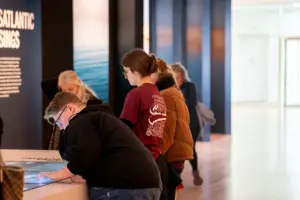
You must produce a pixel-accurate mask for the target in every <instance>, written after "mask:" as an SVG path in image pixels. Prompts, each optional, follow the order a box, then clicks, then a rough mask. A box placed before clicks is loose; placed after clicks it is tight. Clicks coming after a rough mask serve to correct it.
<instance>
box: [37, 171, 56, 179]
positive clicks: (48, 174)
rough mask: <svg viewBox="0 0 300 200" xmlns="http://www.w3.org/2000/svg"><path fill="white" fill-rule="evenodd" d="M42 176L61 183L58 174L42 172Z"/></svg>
mask: <svg viewBox="0 0 300 200" xmlns="http://www.w3.org/2000/svg"><path fill="white" fill-rule="evenodd" d="M40 175H41V176H45V177H48V178H51V179H52V180H54V181H59V180H60V177H59V176H58V173H57V172H41V173H40Z"/></svg>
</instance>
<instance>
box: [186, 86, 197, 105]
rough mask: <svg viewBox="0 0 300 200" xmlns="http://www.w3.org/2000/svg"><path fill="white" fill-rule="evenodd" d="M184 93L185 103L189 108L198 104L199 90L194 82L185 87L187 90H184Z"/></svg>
mask: <svg viewBox="0 0 300 200" xmlns="http://www.w3.org/2000/svg"><path fill="white" fill-rule="evenodd" d="M183 94H184V98H185V103H186V104H187V106H188V107H189V108H193V107H195V106H196V105H197V91H196V87H195V84H194V83H192V82H189V84H188V85H187V87H186V88H185V91H183Z"/></svg>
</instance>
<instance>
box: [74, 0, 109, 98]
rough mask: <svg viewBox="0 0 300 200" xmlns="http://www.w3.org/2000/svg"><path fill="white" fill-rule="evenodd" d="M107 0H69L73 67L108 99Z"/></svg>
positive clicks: (81, 77)
mask: <svg viewBox="0 0 300 200" xmlns="http://www.w3.org/2000/svg"><path fill="white" fill-rule="evenodd" d="M108 9H109V7H108V0H101V1H99V0H74V1H73V29H74V31H73V43H74V71H75V72H76V73H77V74H78V75H79V77H80V79H81V80H82V81H83V82H84V83H86V84H87V85H88V86H90V87H91V88H92V89H93V90H94V91H95V92H96V94H97V96H98V98H100V99H101V100H103V101H104V102H107V101H108V59H109V29H108V23H109V21H108Z"/></svg>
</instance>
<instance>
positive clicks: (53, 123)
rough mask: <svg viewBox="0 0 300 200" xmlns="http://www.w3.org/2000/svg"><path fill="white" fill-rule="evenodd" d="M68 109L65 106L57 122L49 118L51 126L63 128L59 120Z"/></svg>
mask: <svg viewBox="0 0 300 200" xmlns="http://www.w3.org/2000/svg"><path fill="white" fill-rule="evenodd" d="M66 108H67V106H65V107H64V108H63V109H62V111H61V112H60V114H59V115H58V118H57V119H56V120H55V119H54V118H53V117H51V118H49V119H48V122H49V124H51V125H53V126H54V125H55V124H56V125H57V126H59V127H61V126H62V124H61V123H60V122H59V120H60V118H61V116H62V114H63V113H64V112H65V110H66Z"/></svg>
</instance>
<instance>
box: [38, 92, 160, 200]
mask: <svg viewBox="0 0 300 200" xmlns="http://www.w3.org/2000/svg"><path fill="white" fill-rule="evenodd" d="M44 118H45V119H46V120H47V121H48V122H49V123H51V124H53V123H56V124H57V125H58V127H59V128H60V129H61V130H64V131H65V133H66V137H65V138H64V141H63V142H64V143H65V146H66V151H65V152H64V154H63V155H62V157H63V159H65V160H66V161H68V164H67V166H66V167H64V168H63V169H62V170H59V171H56V172H41V175H42V176H46V177H49V178H51V179H53V180H56V181H58V180H64V179H67V178H70V177H73V176H74V175H78V176H82V177H83V178H84V179H85V180H86V183H87V185H88V188H89V196H90V198H89V199H91V200H109V199H116V200H135V199H140V200H158V199H159V196H160V190H161V180H160V176H159V171H158V168H157V166H156V163H155V161H154V159H153V157H152V155H151V153H150V152H149V151H148V150H147V149H146V148H145V147H144V145H143V144H142V143H141V142H140V141H139V139H138V138H137V137H136V136H135V135H134V133H133V132H132V130H131V129H130V128H129V127H128V126H127V125H125V124H124V123H123V122H122V121H120V120H119V119H118V118H117V117H115V116H114V115H113V113H112V111H111V110H110V107H108V106H107V105H92V106H86V104H85V103H83V102H82V101H81V99H79V98H78V97H77V96H76V95H74V94H72V93H70V92H60V93H58V94H57V95H56V96H55V97H54V99H53V100H52V101H51V102H50V104H49V105H48V107H47V108H46V110H45V115H44Z"/></svg>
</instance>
